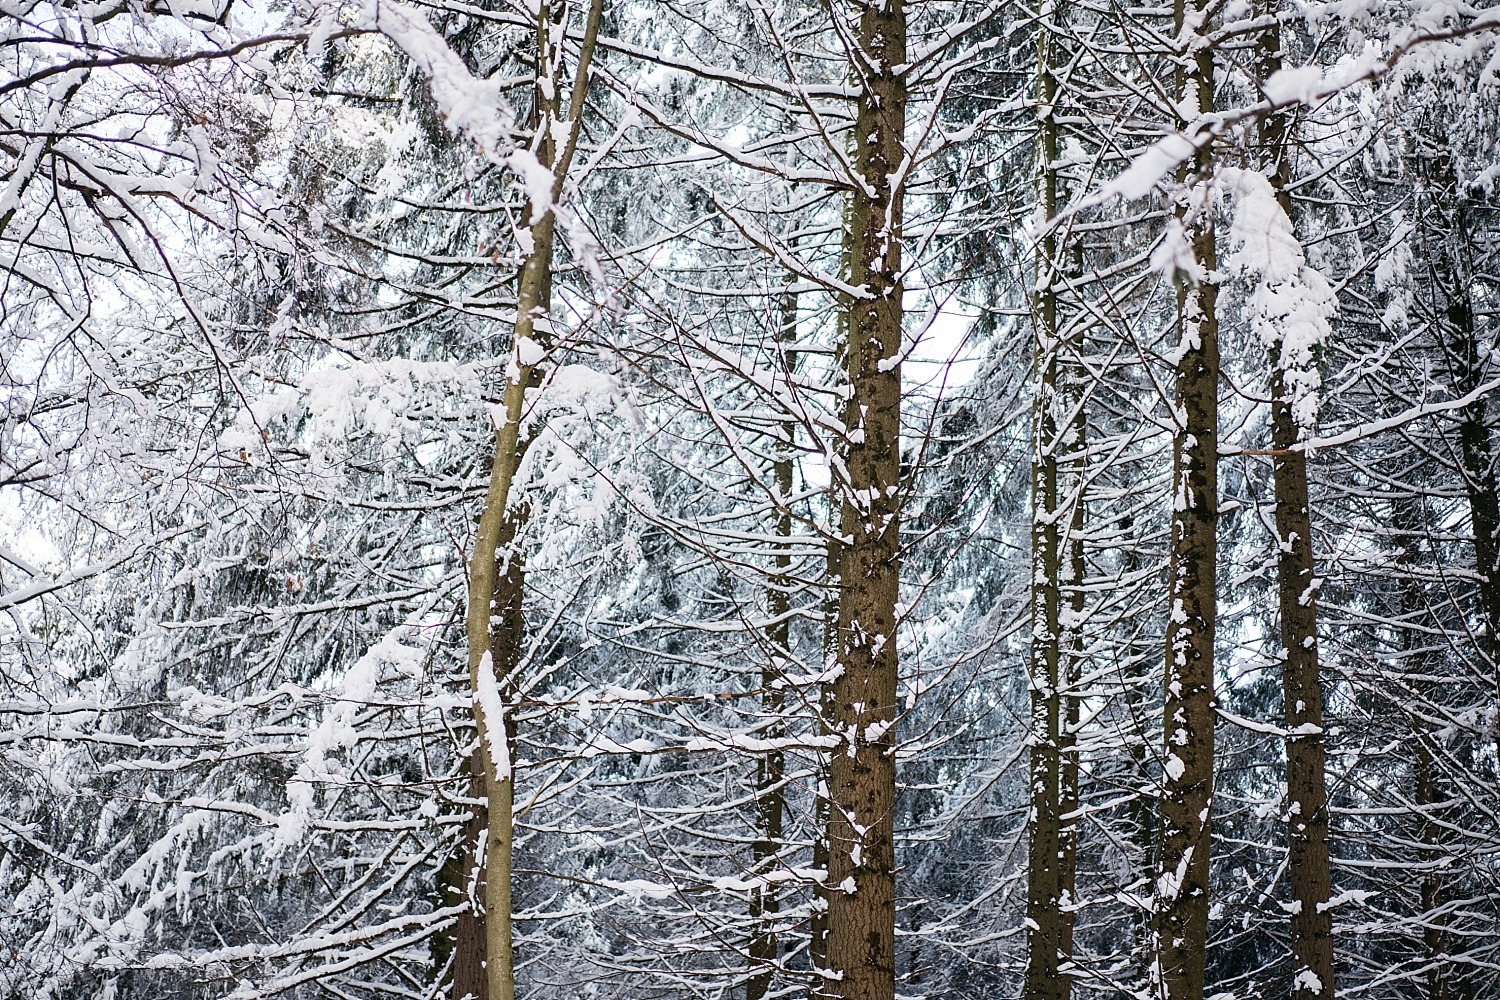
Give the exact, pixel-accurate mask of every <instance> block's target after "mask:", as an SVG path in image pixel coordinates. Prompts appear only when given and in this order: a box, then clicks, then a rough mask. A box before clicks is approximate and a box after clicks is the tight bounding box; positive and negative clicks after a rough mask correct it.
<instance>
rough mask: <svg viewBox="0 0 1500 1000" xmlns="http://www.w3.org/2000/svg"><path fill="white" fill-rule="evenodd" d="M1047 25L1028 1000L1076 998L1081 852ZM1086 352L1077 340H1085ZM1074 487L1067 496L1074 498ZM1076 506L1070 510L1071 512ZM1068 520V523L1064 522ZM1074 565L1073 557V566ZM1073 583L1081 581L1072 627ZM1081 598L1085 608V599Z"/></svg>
mask: <svg viewBox="0 0 1500 1000" xmlns="http://www.w3.org/2000/svg"><path fill="white" fill-rule="evenodd" d="M1039 14H1040V23H1039V24H1038V27H1037V105H1038V117H1039V121H1038V132H1037V159H1038V195H1039V199H1038V200H1039V202H1040V207H1041V210H1042V214H1043V217H1044V219H1045V223H1044V224H1045V225H1046V226H1047V227H1048V228H1047V229H1046V230H1044V231H1043V233H1042V236H1041V239H1040V240H1039V241H1038V247H1037V278H1036V293H1035V296H1034V302H1033V309H1032V315H1033V318H1032V324H1033V345H1032V386H1033V393H1034V395H1033V402H1032V444H1031V447H1032V455H1031V557H1032V582H1031V662H1030V671H1031V759H1030V773H1029V777H1030V785H1031V824H1030V826H1031V829H1030V838H1029V848H1028V850H1029V853H1028V857H1027V893H1026V916H1027V921H1026V937H1027V942H1026V945H1027V948H1026V954H1027V959H1026V983H1025V993H1024V996H1025V997H1026V998H1027V1000H1067V998H1068V997H1069V996H1070V995H1071V993H1072V980H1071V978H1070V976H1069V974H1068V971H1067V969H1068V966H1069V963H1070V962H1071V960H1072V938H1073V926H1072V925H1073V917H1072V908H1071V905H1070V904H1071V896H1072V890H1073V885H1074V881H1075V880H1074V870H1073V869H1074V858H1075V855H1076V848H1075V837H1074V833H1073V831H1074V828H1075V823H1074V820H1073V819H1072V817H1071V815H1070V813H1071V812H1072V811H1073V809H1074V808H1076V801H1077V797H1078V791H1077V785H1078V768H1077V755H1076V754H1075V753H1073V752H1072V750H1073V741H1074V735H1073V732H1072V726H1074V725H1076V723H1077V701H1076V698H1075V697H1074V696H1073V694H1072V692H1071V691H1070V690H1069V688H1070V684H1071V681H1072V679H1073V675H1074V660H1075V658H1076V655H1077V652H1078V648H1077V641H1076V635H1077V616H1078V613H1081V611H1082V607H1081V599H1082V596H1083V591H1082V589H1081V587H1080V584H1081V582H1082V565H1081V562H1082V549H1081V545H1080V537H1079V536H1080V534H1081V530H1082V513H1083V506H1082V503H1081V498H1080V497H1079V496H1077V495H1076V494H1077V490H1078V489H1079V488H1081V485H1082V477H1081V476H1077V475H1068V474H1067V473H1068V471H1070V470H1065V469H1064V468H1063V466H1064V464H1065V462H1064V459H1063V458H1062V453H1063V452H1064V451H1066V450H1069V449H1072V450H1073V451H1074V452H1077V451H1078V449H1079V448H1080V446H1081V444H1082V441H1081V438H1082V430H1083V428H1082V427H1081V422H1082V407H1081V405H1079V400H1078V399H1077V398H1075V395H1076V394H1075V393H1074V392H1073V391H1071V390H1074V389H1077V388H1078V386H1077V385H1076V383H1077V382H1078V378H1077V375H1076V374H1074V375H1073V376H1072V377H1071V378H1068V377H1064V376H1062V375H1061V372H1062V370H1063V367H1064V364H1063V361H1062V358H1061V355H1062V351H1063V346H1064V345H1063V344H1062V343H1061V338H1062V336H1063V332H1062V329H1061V323H1060V322H1059V294H1058V286H1059V285H1060V284H1061V283H1062V280H1063V275H1062V267H1061V261H1060V258H1059V245H1060V243H1059V239H1058V235H1057V232H1056V229H1055V220H1056V217H1057V207H1058V197H1059V192H1058V187H1059V177H1058V168H1057V162H1058V145H1059V141H1058V140H1059V136H1058V131H1059V130H1058V125H1057V118H1056V116H1055V114H1054V112H1053V104H1054V103H1055V101H1056V99H1057V92H1058V86H1057V78H1056V76H1055V72H1056V65H1055V59H1054V56H1053V52H1052V47H1053V45H1054V44H1055V42H1056V39H1055V37H1054V35H1053V32H1054V31H1055V30H1056V25H1055V24H1054V20H1055V18H1056V16H1057V12H1056V8H1055V7H1054V6H1053V5H1052V3H1050V2H1044V3H1043V6H1042V8H1041V10H1040V12H1039ZM1074 346H1075V348H1076V346H1077V345H1074ZM1065 491H1067V492H1068V495H1064V492H1065ZM1070 509H1071V513H1069V510H1070ZM1065 520H1066V529H1065V527H1064V521H1065ZM1065 560H1066V562H1065ZM1065 583H1071V584H1072V586H1071V588H1070V590H1069V597H1068V602H1067V603H1068V604H1069V609H1070V610H1071V611H1073V612H1074V614H1073V615H1072V616H1071V618H1068V619H1067V621H1066V623H1065V616H1064V614H1063V608H1064V603H1065V594H1064V588H1065ZM1075 602H1079V603H1075Z"/></svg>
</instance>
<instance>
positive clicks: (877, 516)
mask: <svg viewBox="0 0 1500 1000" xmlns="http://www.w3.org/2000/svg"><path fill="white" fill-rule="evenodd" d="M858 11H859V25H858V30H857V33H856V41H857V44H856V45H855V46H854V52H853V53H852V58H853V62H854V65H853V73H854V76H855V79H856V80H857V81H858V83H859V94H860V96H859V101H858V109H857V113H856V117H855V123H854V132H853V136H852V140H853V143H854V151H855V166H856V172H857V174H858V181H859V183H858V184H857V185H856V186H855V189H854V192H853V194H852V195H851V199H850V203H849V205H850V208H849V222H848V230H847V232H846V234H845V240H846V247H847V251H848V252H847V254H846V258H847V261H848V264H847V268H848V278H847V282H848V284H849V285H850V286H851V287H853V288H856V289H861V294H860V295H859V296H858V297H852V296H851V297H850V299H849V300H848V309H849V314H848V321H847V333H848V344H847V348H846V351H845V361H846V364H847V373H846V374H847V379H848V392H849V397H848V401H847V404H846V408H845V411H844V418H843V422H844V437H843V442H842V448H843V455H842V458H843V469H842V470H840V474H839V480H840V481H839V493H840V496H839V501H840V535H841V539H840V543H839V545H838V549H839V553H838V554H839V589H838V597H839V607H838V634H837V636H836V640H835V641H836V643H837V646H836V649H835V655H836V661H835V662H836V665H837V667H838V668H840V669H839V670H838V671H837V673H838V676H837V677H836V678H835V679H834V681H833V684H832V705H831V706H830V710H831V716H832V718H831V722H832V726H833V731H834V733H835V734H836V735H838V736H839V737H840V738H841V740H842V741H843V745H842V746H841V747H840V748H839V749H838V750H836V751H834V754H833V758H832V760H831V761H830V763H829V772H828V786H829V788H828V791H829V799H830V803H829V805H830V808H829V816H828V855H829V856H828V884H829V898H828V952H827V958H826V968H825V969H824V970H822V971H823V972H824V976H823V977H822V983H821V986H822V989H823V992H824V993H825V995H828V996H833V997H844V998H849V1000H892V998H893V997H894V996H895V988H896V975H895V934H896V853H895V823H894V819H895V817H894V809H895V800H896V734H895V731H894V730H895V721H896V683H897V667H898V663H897V653H896V612H897V599H898V588H899V584H900V574H899V568H900V566H899V556H900V542H901V540H900V511H901V482H900V478H901V451H900V434H901V365H900V360H899V359H900V353H901V327H902V303H901V273H900V272H901V223H902V200H903V198H902V189H903V187H904V178H903V177H900V176H896V174H897V171H899V170H901V169H903V167H904V164H905V159H906V154H905V149H904V146H903V144H902V139H903V138H904V136H903V132H904V130H905V118H906V83H905V78H904V76H903V73H904V72H905V67H904V63H905V62H906V9H905V5H904V2H903V0H885V2H884V3H880V4H876V3H868V4H864V3H862V4H860V5H859V6H858Z"/></svg>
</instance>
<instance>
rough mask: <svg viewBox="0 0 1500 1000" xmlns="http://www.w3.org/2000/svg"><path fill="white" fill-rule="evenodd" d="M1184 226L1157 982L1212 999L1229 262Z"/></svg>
mask: <svg viewBox="0 0 1500 1000" xmlns="http://www.w3.org/2000/svg"><path fill="white" fill-rule="evenodd" d="M1208 9H1209V8H1208V5H1207V4H1206V3H1204V2H1202V0H1194V6H1193V7H1192V8H1189V6H1188V0H1177V2H1176V5H1175V8H1174V12H1175V27H1176V37H1178V38H1179V39H1182V38H1184V37H1187V38H1189V39H1191V38H1195V37H1197V35H1198V31H1193V30H1189V31H1186V32H1185V31H1184V28H1185V27H1186V26H1187V22H1188V16H1189V14H1190V12H1191V14H1192V16H1193V18H1194V20H1195V21H1197V22H1199V23H1200V25H1204V24H1205V22H1206V19H1207V16H1208ZM1199 30H1202V29H1201V28H1200V29H1199ZM1213 77H1214V61H1213V50H1212V47H1211V46H1207V45H1204V46H1199V47H1198V48H1197V51H1196V52H1192V51H1191V49H1189V50H1188V51H1186V52H1184V53H1183V54H1182V55H1181V59H1180V62H1179V68H1178V71H1177V97H1178V106H1179V107H1182V108H1197V109H1199V110H1200V111H1201V112H1202V113H1205V114H1206V113H1209V112H1211V111H1212V109H1213V106H1214V92H1213ZM1192 124H1194V122H1192V121H1190V120H1188V119H1187V118H1183V119H1182V120H1180V121H1179V122H1178V127H1179V128H1180V129H1183V130H1186V129H1187V128H1188V127H1189V126H1190V125H1192ZM1212 166H1213V153H1212V151H1211V149H1210V147H1209V146H1206V145H1205V146H1204V147H1202V148H1201V149H1200V150H1199V152H1198V153H1197V154H1196V155H1195V157H1194V159H1193V161H1192V162H1191V163H1189V164H1186V165H1185V166H1184V168H1183V170H1182V171H1181V173H1180V175H1179V181H1180V182H1182V183H1183V184H1189V183H1191V182H1192V181H1193V180H1194V179H1200V180H1201V179H1203V178H1207V177H1208V176H1209V175H1210V174H1211V173H1212ZM1195 212H1196V213H1199V214H1195ZM1177 215H1178V220H1179V222H1180V224H1181V225H1182V226H1183V229H1184V231H1185V233H1186V234H1187V238H1188V239H1189V241H1190V243H1191V249H1192V256H1193V261H1194V266H1195V268H1196V270H1197V271H1198V273H1197V274H1196V275H1193V276H1186V275H1182V274H1180V273H1179V274H1178V275H1177V276H1176V279H1177V286H1178V293H1177V345H1178V346H1177V349H1178V360H1177V366H1176V379H1175V384H1176V390H1175V397H1176V400H1175V401H1176V407H1175V409H1176V418H1175V421H1176V431H1175V434H1174V439H1173V443H1172V459H1173V461H1172V466H1173V467H1172V497H1173V512H1172V528H1171V559H1170V581H1169V591H1168V596H1169V605H1168V607H1169V620H1168V622H1167V633H1166V669H1165V698H1164V700H1163V740H1164V748H1163V787H1162V798H1161V805H1160V810H1159V815H1160V824H1159V827H1158V850H1157V859H1158V864H1159V867H1158V869H1157V885H1156V903H1155V911H1154V917H1155V924H1156V926H1155V934H1154V937H1155V945H1156V947H1155V949H1154V950H1155V956H1154V958H1155V967H1154V969H1153V972H1154V975H1155V978H1156V980H1157V984H1156V989H1157V992H1158V994H1159V996H1160V997H1161V998H1162V1000H1202V997H1203V975H1204V956H1205V951H1206V948H1207V943H1208V873H1209V850H1210V836H1209V830H1210V817H1211V814H1212V809H1213V783H1214V721H1215V715H1214V708H1215V703H1214V627H1215V622H1216V617H1217V603H1216V602H1217V598H1216V585H1217V564H1216V548H1215V535H1216V532H1217V529H1218V518H1219V489H1218V439H1219V435H1218V412H1219V342H1218V333H1219V331H1218V320H1217V315H1216V311H1215V310H1216V303H1217V298H1218V288H1217V286H1216V285H1215V280H1216V279H1215V276H1214V275H1215V271H1216V268H1217V266H1218V261H1217V251H1216V248H1215V243H1214V229H1213V222H1212V219H1211V218H1210V217H1208V208H1207V206H1206V205H1205V206H1199V207H1198V208H1196V209H1195V208H1194V207H1193V206H1192V205H1190V204H1188V203H1187V201H1186V200H1185V201H1184V203H1183V204H1181V205H1180V206H1179V208H1178V213H1177ZM1169 238H1171V237H1169ZM1189 279H1190V280H1189Z"/></svg>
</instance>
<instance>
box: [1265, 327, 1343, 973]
mask: <svg viewBox="0 0 1500 1000" xmlns="http://www.w3.org/2000/svg"><path fill="white" fill-rule="evenodd" d="M1271 365H1272V376H1271V377H1272V382H1271V443H1272V448H1273V449H1274V450H1275V451H1276V456H1275V458H1274V459H1273V476H1274V479H1275V492H1276V534H1277V536H1278V541H1279V545H1278V549H1279V551H1278V555H1277V560H1276V586H1277V590H1278V592H1279V604H1280V609H1281V642H1282V647H1283V655H1284V657H1285V659H1284V660H1283V662H1282V667H1281V681H1282V696H1283V699H1284V702H1285V719H1286V730H1287V738H1286V823H1287V866H1288V875H1287V881H1288V883H1289V884H1290V886H1291V890H1292V920H1291V925H1292V926H1291V930H1292V962H1293V966H1294V968H1293V971H1292V975H1293V980H1292V996H1293V997H1294V998H1296V1000H1314V998H1322V1000H1328V998H1329V997H1332V996H1333V995H1334V979H1333V914H1332V913H1331V912H1330V911H1329V909H1328V901H1329V899H1330V898H1331V897H1332V895H1333V874H1332V869H1331V863H1330V860H1329V846H1328V786H1327V779H1326V771H1325V764H1326V759H1327V752H1326V749H1325V742H1324V730H1323V684H1322V678H1321V676H1320V673H1319V665H1318V639H1317V616H1318V612H1317V581H1316V580H1315V579H1314V577H1313V552H1312V518H1311V516H1310V514H1309V510H1308V490H1307V454H1306V452H1302V451H1293V450H1291V449H1292V446H1293V445H1294V444H1296V443H1297V440H1298V437H1299V435H1298V431H1297V427H1296V424H1295V421H1294V420H1293V418H1292V411H1291V405H1290V403H1289V401H1288V399H1287V395H1288V394H1287V390H1286V385H1285V380H1284V379H1283V378H1282V369H1281V365H1280V358H1279V352H1278V351H1275V350H1273V351H1272V356H1271Z"/></svg>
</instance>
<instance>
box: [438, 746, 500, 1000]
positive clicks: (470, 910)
mask: <svg viewBox="0 0 1500 1000" xmlns="http://www.w3.org/2000/svg"><path fill="white" fill-rule="evenodd" d="M466 766H467V768H468V772H469V787H468V795H467V797H468V799H469V803H470V805H469V808H470V810H471V812H470V814H469V818H468V819H467V820H466V821H465V822H464V826H463V830H462V832H461V833H460V835H459V842H458V845H457V846H456V848H455V849H454V851H453V853H452V854H451V855H449V857H448V860H447V861H445V862H444V863H443V866H442V868H441V869H440V870H439V871H438V886H439V891H440V892H441V899H442V904H441V905H443V906H457V905H460V904H462V905H464V907H465V909H464V910H463V912H461V913H460V914H459V915H458V919H457V921H455V923H454V925H453V928H452V930H451V931H449V932H448V933H446V934H444V935H443V936H442V937H441V938H439V939H438V940H437V941H436V942H435V946H434V952H433V958H434V960H435V964H436V965H437V966H438V967H439V968H442V967H444V966H447V969H448V971H447V983H448V996H450V997H451V998H452V1000H464V998H465V997H467V998H469V1000H488V995H489V991H488V989H487V986H486V983H485V979H484V911H483V909H482V901H483V899H484V872H483V870H482V868H481V867H480V865H481V861H482V859H481V858H480V857H479V845H480V843H481V841H482V840H483V837H482V836H481V834H482V833H483V831H484V829H485V824H486V817H485V808H484V801H485V797H484V758H483V751H481V750H478V749H476V750H475V752H474V753H472V754H470V755H469V757H468V760H467V762H466Z"/></svg>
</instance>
